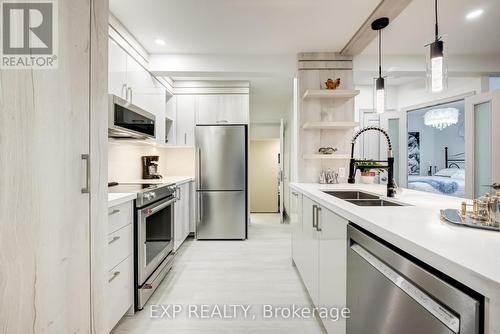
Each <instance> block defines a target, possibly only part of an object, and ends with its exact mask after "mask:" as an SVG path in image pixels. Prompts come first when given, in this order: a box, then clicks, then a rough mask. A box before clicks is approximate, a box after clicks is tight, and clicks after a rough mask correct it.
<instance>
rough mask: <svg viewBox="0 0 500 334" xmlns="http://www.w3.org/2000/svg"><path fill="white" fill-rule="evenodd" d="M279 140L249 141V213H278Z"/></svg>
mask: <svg viewBox="0 0 500 334" xmlns="http://www.w3.org/2000/svg"><path fill="white" fill-rule="evenodd" d="M280 146H281V145H280V139H279V138H271V139H252V140H250V157H249V178H250V180H249V181H250V182H249V188H250V212H251V213H280V196H282V194H280V160H281V159H280Z"/></svg>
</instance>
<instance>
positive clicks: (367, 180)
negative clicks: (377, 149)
mask: <svg viewBox="0 0 500 334" xmlns="http://www.w3.org/2000/svg"><path fill="white" fill-rule="evenodd" d="M355 166H356V167H357V168H358V169H359V171H360V172H361V183H364V184H372V183H375V178H376V176H377V175H378V174H380V172H381V170H380V169H379V168H377V166H380V164H379V163H378V162H376V161H373V160H362V161H358V162H356V163H355Z"/></svg>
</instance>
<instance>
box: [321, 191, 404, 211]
mask: <svg viewBox="0 0 500 334" xmlns="http://www.w3.org/2000/svg"><path fill="white" fill-rule="evenodd" d="M323 192H324V193H325V194H328V195H330V196H333V197H337V198H340V199H343V200H345V201H346V202H349V203H352V204H355V205H358V206H380V207H383V206H405V204H402V203H396V202H392V201H388V200H385V199H382V198H380V197H379V196H377V195H373V194H370V193H365V192H362V191H352V190H338V191H333V190H328V191H323Z"/></svg>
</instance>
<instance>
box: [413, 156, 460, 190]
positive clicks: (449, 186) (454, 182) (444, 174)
mask: <svg viewBox="0 0 500 334" xmlns="http://www.w3.org/2000/svg"><path fill="white" fill-rule="evenodd" d="M444 151H445V167H446V168H444V169H441V170H440V171H438V172H437V173H435V174H434V175H432V176H428V175H425V176H423V175H408V188H409V189H414V190H420V191H426V192H431V193H437V194H444V195H449V196H456V197H464V196H465V170H464V169H463V167H464V164H465V159H464V153H458V154H454V155H449V153H448V147H445V149H444Z"/></svg>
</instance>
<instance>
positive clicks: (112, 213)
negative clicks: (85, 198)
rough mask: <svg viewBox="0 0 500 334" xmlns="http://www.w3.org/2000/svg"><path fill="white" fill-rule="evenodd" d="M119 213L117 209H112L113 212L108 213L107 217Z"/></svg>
mask: <svg viewBox="0 0 500 334" xmlns="http://www.w3.org/2000/svg"><path fill="white" fill-rule="evenodd" d="M119 212H120V210H119V209H114V210H113V211H111V212H110V213H108V216H112V215H116V214H117V213H119Z"/></svg>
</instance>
